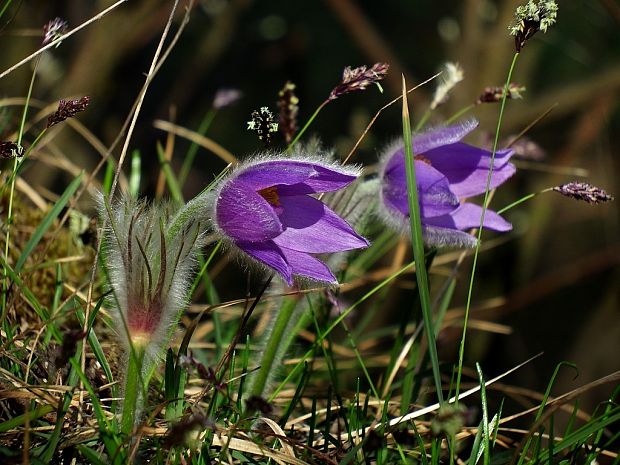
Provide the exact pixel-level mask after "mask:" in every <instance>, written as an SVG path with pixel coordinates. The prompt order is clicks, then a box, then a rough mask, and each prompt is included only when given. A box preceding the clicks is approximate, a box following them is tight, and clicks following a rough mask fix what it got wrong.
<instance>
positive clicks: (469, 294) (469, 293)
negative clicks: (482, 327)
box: [455, 52, 519, 403]
mask: <svg viewBox="0 0 620 465" xmlns="http://www.w3.org/2000/svg"><path fill="white" fill-rule="evenodd" d="M518 57H519V52H517V53H515V55H514V57H513V58H512V63H511V65H510V70H509V71H508V77H507V79H506V84H504V95H503V97H502V103H501V106H500V109H499V117H498V119H497V128H496V129H495V140H494V142H493V153H492V154H491V164H490V168H489V175H488V176H487V185H486V189H485V191H484V202H483V204H482V216H481V217H480V227H479V228H478V241H477V242H476V250H475V251H474V260H473V264H472V268H471V276H470V279H469V289H468V291H467V303H466V305H465V318H464V321H463V335H462V337H461V346H460V349H459V367H458V370H457V373H456V394H455V398H456V401H455V402H456V403H458V401H459V391H460V387H461V375H462V372H463V358H464V355H465V336H466V335H467V322H468V321H469V309H470V307H471V297H472V290H473V288H474V277H475V275H476V265H477V264H478V253H479V252H480V238H481V236H482V226H483V225H484V215H485V213H486V211H487V207H488V204H489V190H490V186H491V176H492V175H493V165H494V163H495V154H496V152H497V146H498V144H499V131H500V129H501V127H502V118H503V116H504V108H505V107H506V97H507V96H508V86H509V85H510V80H511V79H512V73H513V71H514V69H515V65H516V64H517V58H518Z"/></svg>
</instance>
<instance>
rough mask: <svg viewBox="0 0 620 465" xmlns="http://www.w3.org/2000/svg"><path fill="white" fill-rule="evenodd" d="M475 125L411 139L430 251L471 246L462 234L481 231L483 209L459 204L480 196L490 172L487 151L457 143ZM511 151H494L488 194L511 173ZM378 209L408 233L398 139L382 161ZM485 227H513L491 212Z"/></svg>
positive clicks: (470, 239)
mask: <svg viewBox="0 0 620 465" xmlns="http://www.w3.org/2000/svg"><path fill="white" fill-rule="evenodd" d="M477 126H478V122H477V121H475V120H472V121H465V122H463V123H460V124H456V125H454V126H447V127H443V128H438V129H432V130H429V131H427V132H425V133H422V134H416V135H414V138H413V153H414V157H415V170H416V182H417V188H418V198H419V202H420V215H421V220H422V226H423V228H424V230H423V234H424V240H425V242H426V244H427V245H429V246H452V247H455V246H456V247H462V246H465V247H473V246H475V244H476V239H475V238H474V237H473V236H471V235H469V234H467V233H466V232H464V231H466V230H468V229H472V228H477V227H479V226H480V218H481V216H482V207H480V206H479V205H476V204H473V203H469V202H464V199H465V198H468V197H473V196H476V195H479V194H482V193H484V191H485V190H486V185H487V179H488V175H489V170H490V167H491V152H489V151H488V150H484V149H481V148H478V147H474V146H472V145H468V144H465V143H463V142H461V139H463V138H464V137H465V136H466V135H467V134H469V133H470V132H471V131H473V130H474V129H475V128H476V127H477ZM511 156H512V150H498V151H497V153H496V154H495V162H494V167H493V173H492V177H491V184H490V186H489V188H490V189H494V188H495V187H497V186H499V185H500V184H502V183H503V182H504V181H506V180H507V179H508V178H509V177H510V176H512V175H513V174H514V172H515V167H514V165H513V164H512V163H509V162H508V160H509V159H510V157H511ZM380 178H381V188H380V197H381V202H380V204H381V207H380V208H379V214H380V216H381V218H382V219H383V220H384V221H385V222H386V223H387V224H389V225H390V226H392V227H394V228H395V229H397V230H400V231H408V230H409V204H408V200H407V175H406V172H405V154H404V148H403V142H402V140H400V141H397V142H396V143H394V144H393V145H392V146H390V147H388V149H387V150H385V152H384V155H383V156H382V159H381V168H380ZM484 227H485V228H488V229H491V230H493V231H509V230H511V229H512V225H511V224H510V223H508V222H507V221H506V220H504V219H503V218H502V217H501V216H499V215H498V214H497V213H495V212H494V211H492V210H487V211H486V214H485V216H484Z"/></svg>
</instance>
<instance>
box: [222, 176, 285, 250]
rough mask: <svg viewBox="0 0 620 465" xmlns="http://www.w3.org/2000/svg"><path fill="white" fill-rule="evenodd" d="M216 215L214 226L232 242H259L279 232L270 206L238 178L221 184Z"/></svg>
mask: <svg viewBox="0 0 620 465" xmlns="http://www.w3.org/2000/svg"><path fill="white" fill-rule="evenodd" d="M216 215H217V225H218V226H219V227H220V228H221V229H222V231H223V232H224V233H225V234H226V235H227V236H229V237H231V238H232V239H234V240H235V241H247V242H262V241H266V240H269V239H271V238H273V237H275V236H277V235H278V234H280V233H281V232H282V224H281V223H280V220H279V219H278V215H276V213H275V211H274V210H273V207H272V206H271V205H269V203H268V202H267V201H266V200H265V199H264V198H263V197H261V196H260V195H259V194H257V193H256V192H254V191H253V190H252V189H250V188H249V187H247V186H246V185H245V184H244V183H243V182H240V181H239V180H238V179H234V180H233V181H231V182H229V183H228V184H227V185H225V186H224V187H223V189H222V191H221V192H220V195H219V197H218V199H217V205H216Z"/></svg>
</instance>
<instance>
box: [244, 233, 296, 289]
mask: <svg viewBox="0 0 620 465" xmlns="http://www.w3.org/2000/svg"><path fill="white" fill-rule="evenodd" d="M236 244H237V247H239V248H240V249H241V250H243V251H244V252H245V253H247V254H248V255H250V256H251V257H254V258H255V259H256V260H258V261H259V262H261V263H263V264H265V265H267V266H268V267H270V268H273V269H274V270H276V271H277V272H278V273H279V274H280V275H281V276H282V277H283V278H284V280H285V281H286V282H287V283H288V285H289V286H291V285H292V284H293V275H292V267H291V266H290V265H289V263H288V262H287V260H286V259H285V258H284V254H283V251H282V250H281V249H280V248H279V247H278V246H277V245H275V244H274V243H273V242H271V241H266V242H236Z"/></svg>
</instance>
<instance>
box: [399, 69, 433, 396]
mask: <svg viewBox="0 0 620 465" xmlns="http://www.w3.org/2000/svg"><path fill="white" fill-rule="evenodd" d="M403 140H404V144H405V167H406V169H407V198H408V201H409V225H410V227H411V245H412V247H413V258H414V260H415V263H416V273H415V276H416V281H417V282H418V292H419V296H420V305H421V307H422V315H423V316H424V329H425V331H426V337H427V340H428V352H429V356H430V359H431V365H432V368H433V378H434V380H435V388H436V389H437V398H438V399H439V402H440V403H443V392H442V390H441V375H440V372H439V357H438V356H437V345H436V344H435V330H434V329H433V319H432V315H431V297H430V291H429V284H428V274H427V272H426V265H425V263H424V240H423V238H422V221H421V217H420V204H419V201H418V189H417V185H418V184H417V182H416V174H415V163H414V158H413V145H412V141H411V123H410V121H409V107H408V103H407V86H406V83H405V77H404V76H403Z"/></svg>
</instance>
